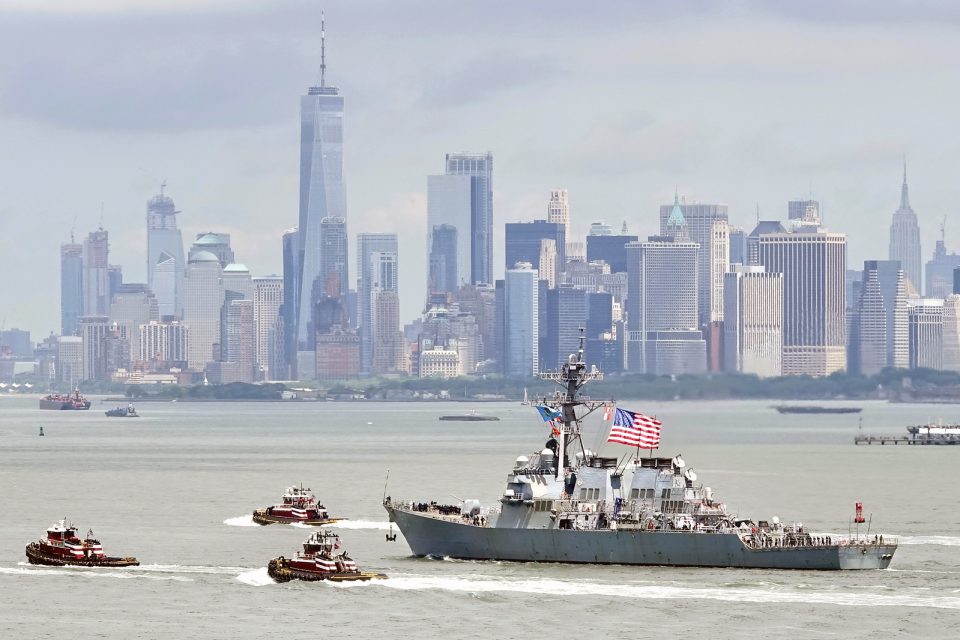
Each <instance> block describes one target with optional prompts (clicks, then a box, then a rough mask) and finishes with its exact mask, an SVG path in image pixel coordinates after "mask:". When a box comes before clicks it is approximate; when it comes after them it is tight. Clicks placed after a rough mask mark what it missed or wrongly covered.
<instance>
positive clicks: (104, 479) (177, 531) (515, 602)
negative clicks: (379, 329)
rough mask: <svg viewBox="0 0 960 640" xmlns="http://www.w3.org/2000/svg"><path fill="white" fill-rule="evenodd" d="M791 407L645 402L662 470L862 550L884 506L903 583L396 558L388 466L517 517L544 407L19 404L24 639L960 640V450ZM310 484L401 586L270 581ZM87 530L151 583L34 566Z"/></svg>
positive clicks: (3, 416)
mask: <svg viewBox="0 0 960 640" xmlns="http://www.w3.org/2000/svg"><path fill="white" fill-rule="evenodd" d="M770 404H771V403H767V402H743V403H732V402H723V403H670V404H648V403H647V404H644V403H628V402H624V403H622V405H623V406H626V407H629V408H636V409H640V410H644V411H648V412H652V413H655V414H657V415H658V416H659V417H660V418H662V419H663V421H664V424H665V427H664V446H665V449H664V450H663V451H662V453H664V454H665V455H666V454H669V455H673V454H676V453H682V454H683V456H684V458H685V459H686V460H687V461H688V463H689V464H690V466H691V467H693V468H694V469H696V470H697V473H698V475H699V478H700V480H702V481H703V482H704V484H706V485H709V486H711V487H713V489H714V493H715V495H718V496H719V497H721V498H722V499H724V500H725V501H726V502H727V503H728V505H729V506H730V507H731V508H732V509H733V510H736V511H738V512H739V513H740V514H741V515H745V516H753V517H756V518H768V517H770V516H773V515H778V516H780V517H781V518H783V519H786V520H788V521H791V520H801V521H803V523H804V525H805V526H807V527H809V528H810V529H812V530H815V531H824V532H826V531H830V532H838V533H846V531H847V526H848V525H847V522H848V521H849V519H850V516H851V515H852V512H853V505H854V503H855V502H856V501H858V500H861V501H863V502H864V504H865V510H866V512H867V513H872V514H873V523H872V526H873V530H874V531H880V532H882V533H884V534H885V535H897V536H899V537H900V541H901V547H900V549H899V550H898V552H897V555H896V556H895V558H894V561H893V564H892V565H891V569H890V570H887V571H876V572H830V573H818V572H802V571H798V572H782V571H750V570H734V569H729V570H718V569H672V568H659V567H646V568H643V567H624V566H612V567H590V566H570V565H529V564H519V563H498V562H464V561H456V560H425V559H415V558H411V557H409V549H408V548H407V547H406V545H405V543H404V542H403V538H402V536H401V537H398V539H397V541H396V542H393V543H388V542H386V541H385V540H384V533H385V531H386V529H387V526H388V525H387V523H386V522H385V518H384V513H383V510H382V508H381V507H380V501H381V498H382V496H383V493H384V480H385V477H386V472H387V469H390V480H389V486H388V487H387V488H386V490H387V492H388V493H389V494H391V495H392V496H394V497H404V498H415V499H437V500H441V501H450V502H455V501H456V500H457V498H458V497H459V498H474V497H475V498H480V499H481V500H484V501H485V502H490V501H492V500H495V499H496V498H497V496H499V495H500V493H501V491H502V488H503V481H504V478H505V474H506V473H507V471H508V470H509V469H510V467H511V466H512V463H513V460H514V459H515V458H516V456H517V455H520V454H522V453H529V452H530V451H533V450H538V449H539V448H541V447H542V445H543V441H544V439H545V435H546V431H545V429H544V428H543V426H542V423H540V422H539V419H538V418H537V417H536V416H535V414H534V413H533V410H532V409H530V408H529V407H521V406H517V405H506V404H489V405H482V406H479V407H478V408H479V409H480V410H481V411H483V412H488V413H493V414H496V415H499V416H500V417H501V421H500V422H486V423H483V422H481V423H456V422H440V421H438V420H437V417H438V416H439V415H440V414H442V413H450V412H462V411H463V410H465V409H467V408H469V407H468V406H466V405H463V404H446V405H442V404H436V405H433V404H430V405H428V404H340V403H322V404H314V403H301V404H279V403H234V404H220V403H216V404H206V403H204V404H199V403H143V404H142V405H140V406H139V410H140V413H141V414H142V415H143V417H141V418H139V419H135V420H118V419H107V418H105V417H104V416H103V413H102V411H103V410H104V409H105V408H107V406H109V405H105V404H102V403H100V402H98V401H96V400H95V402H94V410H91V411H89V412H85V413H73V412H62V413H61V412H52V411H39V410H38V409H36V400H35V399H27V398H0V488H2V491H0V513H3V514H5V516H6V518H5V521H4V523H3V525H2V526H0V637H3V638H43V637H64V636H65V635H66V634H70V635H71V637H108V638H132V637H139V638H184V637H208V638H225V637H231V638H244V637H259V638H265V637H281V636H290V635H301V634H311V635H313V634H317V633H320V634H322V635H326V636H332V637H351V636H353V637H370V636H372V635H374V634H376V635H378V636H381V637H394V638H434V637H444V638H450V637H478V638H480V637H482V638H486V637H490V638H499V637H525V636H530V635H531V634H534V635H543V634H548V633H549V634H553V635H555V634H556V633H562V634H563V635H564V636H565V637H572V636H574V635H584V636H585V635H591V636H592V635H594V634H605V635H609V636H610V637H651V636H655V635H656V636H662V635H663V634H665V633H669V634H682V635H683V637H690V638H699V637H709V638H731V637H733V638H738V637H756V636H757V635H758V634H762V637H789V638H805V637H844V638H850V637H854V638H855V637H868V636H872V635H876V634H881V633H882V634H883V635H884V636H885V637H898V636H903V637H911V636H912V637H931V636H934V635H937V636H940V637H952V636H953V635H954V634H955V633H956V630H957V629H958V628H960V488H958V487H960V448H954V447H907V446H899V447H893V446H884V447H881V446H870V447H856V446H854V445H853V444H852V441H853V436H854V434H855V432H856V430H857V425H858V418H859V417H858V416H856V415H853V416H851V415H826V416H798V415H793V416H782V415H779V414H777V413H776V412H775V411H774V410H773V409H771V408H770ZM864 406H865V409H864V412H863V414H862V418H863V423H864V426H863V428H864V431H871V432H883V433H896V434H901V433H905V432H904V431H903V427H904V426H905V425H907V424H912V423H917V422H923V421H926V420H928V419H931V418H937V417H941V416H942V417H943V418H944V419H946V420H954V421H955V420H958V419H960V415H957V414H960V407H930V406H921V405H887V404H882V403H866V404H865V405H864ZM40 425H43V427H44V430H45V432H46V434H47V435H46V436H45V437H44V438H39V437H38V436H37V431H38V427H39V426H40ZM587 440H588V444H591V441H592V442H595V443H597V444H598V445H599V443H600V442H602V440H603V438H602V436H601V435H600V434H596V433H595V434H593V435H591V436H589V437H588V438H587ZM608 446H609V447H610V449H609V450H610V451H611V453H622V452H624V449H623V448H622V447H615V445H608ZM301 481H302V482H304V483H305V484H307V485H309V486H311V487H312V488H313V489H314V490H315V492H316V493H317V495H318V496H319V497H320V498H321V499H322V500H323V501H324V502H325V503H326V505H327V507H328V508H329V510H330V511H331V513H332V514H335V515H340V516H344V517H347V518H349V520H348V521H346V522H344V523H342V525H341V526H340V527H339V530H340V532H341V536H342V538H343V540H344V543H345V546H346V548H347V549H349V550H350V551H351V554H352V555H353V556H354V558H355V559H356V560H357V561H358V564H359V565H360V566H361V568H363V569H367V570H376V571H381V572H384V573H388V574H389V575H390V579H389V580H386V581H380V582H372V583H364V584H350V585H330V584H322V583H321V584H317V583H313V584H306V583H290V584H285V585H277V584H273V583H272V582H271V581H270V580H269V578H268V577H267V575H266V569H265V567H266V563H267V561H268V560H269V559H270V558H272V557H275V556H278V555H281V554H282V555H286V556H288V557H289V556H290V555H292V554H293V552H294V551H295V550H296V549H297V548H298V547H299V544H300V543H301V542H302V540H303V539H304V538H305V537H306V535H307V533H308V531H307V530H306V529H305V528H302V527H297V526H290V525H274V526H270V527H260V526H257V525H254V524H253V523H252V521H251V520H250V517H249V514H250V512H251V511H252V510H253V509H254V508H255V507H262V506H267V505H269V504H272V503H273V502H274V501H275V500H277V499H278V498H279V496H280V494H281V493H282V490H283V488H284V487H286V486H287V485H289V484H292V483H297V482H301ZM64 516H67V517H69V518H70V519H71V520H72V521H73V522H74V523H75V524H77V525H78V526H79V527H80V528H81V529H82V530H84V531H85V530H86V529H87V528H91V527H92V528H93V529H94V531H95V532H96V533H97V534H98V535H99V536H100V538H101V539H102V541H103V543H104V546H105V548H106V550H107V552H108V553H113V554H120V555H136V556H137V557H138V558H139V559H140V561H141V562H142V563H143V565H142V566H140V567H138V568H133V569H102V570H87V569H69V568H67V569H59V568H42V567H32V566H29V565H27V564H26V563H25V557H24V554H23V548H24V546H25V545H26V544H27V542H29V541H31V540H33V539H35V538H37V537H39V535H40V534H41V533H42V532H43V530H44V529H45V527H46V526H47V525H49V524H50V523H51V522H53V521H54V520H57V519H59V518H62V517H64ZM551 630H552V631H551Z"/></svg>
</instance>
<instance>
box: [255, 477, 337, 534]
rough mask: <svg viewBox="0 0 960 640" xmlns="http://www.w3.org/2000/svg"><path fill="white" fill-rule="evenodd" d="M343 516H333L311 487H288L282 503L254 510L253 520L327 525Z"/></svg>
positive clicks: (267, 522) (264, 522)
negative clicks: (312, 491)
mask: <svg viewBox="0 0 960 640" xmlns="http://www.w3.org/2000/svg"><path fill="white" fill-rule="evenodd" d="M339 520H342V518H331V517H330V514H329V513H327V509H326V507H324V506H323V505H322V504H320V503H319V502H317V498H316V496H314V495H313V493H311V491H310V489H309V487H304V486H303V485H300V486H299V487H287V490H286V491H285V492H284V493H283V501H282V502H281V503H280V504H277V505H274V506H272V507H267V508H266V509H257V510H255V511H254V512H253V521H254V522H256V523H257V524H294V523H297V522H300V523H303V524H309V525H315V526H320V525H325V524H333V523H334V522H338V521H339Z"/></svg>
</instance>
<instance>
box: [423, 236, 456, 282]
mask: <svg viewBox="0 0 960 640" xmlns="http://www.w3.org/2000/svg"><path fill="white" fill-rule="evenodd" d="M457 236H458V234H457V228H456V227H455V226H453V225H450V224H441V225H437V226H435V227H433V228H432V229H431V231H430V256H429V262H430V264H429V275H428V279H429V282H428V283H427V293H454V292H455V291H456V290H457V289H458V288H460V282H459V280H458V278H457Z"/></svg>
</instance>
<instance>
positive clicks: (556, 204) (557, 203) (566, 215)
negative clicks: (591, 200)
mask: <svg viewBox="0 0 960 640" xmlns="http://www.w3.org/2000/svg"><path fill="white" fill-rule="evenodd" d="M547 222H554V223H556V224H559V225H563V233H564V235H565V236H566V237H567V238H569V237H571V236H570V200H569V198H568V194H567V190H566V189H553V190H552V191H550V200H549V202H547Z"/></svg>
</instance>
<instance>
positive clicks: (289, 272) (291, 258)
mask: <svg viewBox="0 0 960 640" xmlns="http://www.w3.org/2000/svg"><path fill="white" fill-rule="evenodd" d="M282 244H283V294H284V295H283V306H282V308H281V311H280V317H281V325H282V326H281V327H280V331H281V334H282V335H281V336H280V338H281V339H282V346H283V371H282V373H279V372H278V371H274V372H273V375H274V378H276V379H283V380H289V379H291V378H294V377H295V376H296V371H295V365H296V362H297V331H296V329H297V305H296V300H297V295H299V292H300V285H299V278H300V266H299V264H300V263H299V260H300V234H299V232H298V231H297V228H296V227H294V228H293V229H287V231H285V232H284V234H283V242H282ZM278 373H279V375H277V374H278Z"/></svg>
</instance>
